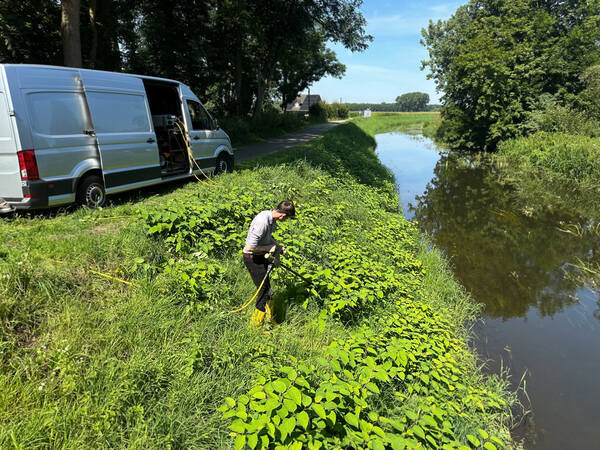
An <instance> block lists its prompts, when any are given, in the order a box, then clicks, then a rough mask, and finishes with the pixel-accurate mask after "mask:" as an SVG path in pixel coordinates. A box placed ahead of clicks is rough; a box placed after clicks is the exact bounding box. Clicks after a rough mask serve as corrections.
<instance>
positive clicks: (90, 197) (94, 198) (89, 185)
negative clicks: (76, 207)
mask: <svg viewBox="0 0 600 450" xmlns="http://www.w3.org/2000/svg"><path fill="white" fill-rule="evenodd" d="M76 198H77V203H78V204H80V205H81V206H87V207H88V208H90V209H96V208H101V207H102V206H104V205H105V204H106V191H105V190H104V183H103V182H102V178H100V177H99V176H98V175H88V176H87V177H85V178H84V179H82V180H81V181H80V182H79V186H77V197H76Z"/></svg>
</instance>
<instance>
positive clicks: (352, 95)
mask: <svg viewBox="0 0 600 450" xmlns="http://www.w3.org/2000/svg"><path fill="white" fill-rule="evenodd" d="M464 3H465V0H462V1H451V0H446V1H444V0H421V1H418V0H396V1H387V0H365V1H364V3H363V5H362V7H361V11H362V13H363V16H364V17H365V18H366V19H367V33H368V34H370V35H372V36H373V42H371V44H370V45H369V48H368V49H367V50H365V51H364V52H356V53H352V52H350V51H349V50H346V49H345V48H344V47H343V46H342V45H338V44H330V45H329V47H330V48H331V49H332V50H334V51H335V52H336V54H337V57H338V59H339V60H340V61H341V62H342V63H343V64H345V65H346V74H345V75H344V77H343V78H342V79H336V78H332V77H326V78H323V79H322V80H320V81H318V82H316V83H315V84H313V85H312V86H311V87H310V93H311V94H320V95H321V98H323V99H325V101H327V102H328V103H331V102H334V101H340V100H341V101H342V102H348V103H363V102H364V103H381V102H387V103H392V102H394V101H395V99H396V97H397V96H399V95H402V94H406V93H407V92H416V91H418V92H425V93H427V94H429V98H430V103H439V97H440V94H439V93H437V92H436V89H435V84H434V82H433V80H428V79H427V69H425V70H423V71H422V70H421V61H422V60H424V59H427V58H428V54H427V50H426V48H425V47H424V46H422V45H421V44H420V43H419V41H420V39H421V29H422V28H424V27H427V24H428V23H429V19H432V20H433V21H437V20H438V19H441V20H445V19H448V18H449V17H450V16H451V15H452V14H453V13H454V11H456V8H458V7H459V6H460V5H461V4H464ZM305 93H306V92H305Z"/></svg>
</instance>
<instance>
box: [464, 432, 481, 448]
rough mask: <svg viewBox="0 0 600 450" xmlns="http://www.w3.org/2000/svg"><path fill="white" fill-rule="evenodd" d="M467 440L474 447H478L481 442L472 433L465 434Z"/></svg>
mask: <svg viewBox="0 0 600 450" xmlns="http://www.w3.org/2000/svg"><path fill="white" fill-rule="evenodd" d="M467 440H468V441H469V442H470V443H471V444H473V445H474V446H475V447H479V446H480V445H481V442H480V441H479V439H477V438H476V437H475V436H473V435H472V434H467Z"/></svg>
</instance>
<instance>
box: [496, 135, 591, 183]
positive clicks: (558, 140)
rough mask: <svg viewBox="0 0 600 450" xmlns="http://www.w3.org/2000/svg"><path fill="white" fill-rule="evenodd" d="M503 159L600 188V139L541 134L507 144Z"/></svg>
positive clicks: (502, 149)
mask: <svg viewBox="0 0 600 450" xmlns="http://www.w3.org/2000/svg"><path fill="white" fill-rule="evenodd" d="M498 154H499V156H500V157H501V158H502V159H503V160H504V161H506V162H507V163H509V164H512V165H514V166H515V167H521V168H524V169H527V168H535V169H537V170H544V171H547V172H549V173H551V174H554V175H557V176H560V177H562V178H564V179H570V180H574V181H576V182H578V183H582V185H583V186H588V187H594V188H598V187H600V163H599V161H600V138H597V137H589V136H584V135H579V134H571V133H545V132H539V133H535V134H533V135H531V136H527V137H522V138H517V139H511V140H508V141H504V142H502V143H501V144H500V145H499V148H498Z"/></svg>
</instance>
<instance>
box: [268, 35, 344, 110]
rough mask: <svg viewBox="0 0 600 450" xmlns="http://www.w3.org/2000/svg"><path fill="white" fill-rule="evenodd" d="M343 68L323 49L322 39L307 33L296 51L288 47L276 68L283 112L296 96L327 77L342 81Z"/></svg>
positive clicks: (334, 57)
mask: <svg viewBox="0 0 600 450" xmlns="http://www.w3.org/2000/svg"><path fill="white" fill-rule="evenodd" d="M345 71H346V66H344V65H343V64H342V63H340V62H339V61H338V59H337V57H336V55H335V53H334V52H333V51H331V50H329V49H328V48H326V47H325V42H324V40H323V37H322V36H321V35H320V34H319V33H316V32H312V33H310V34H309V35H308V36H306V38H305V39H304V40H303V41H302V43H301V45H300V46H299V47H290V48H288V49H287V54H285V55H284V56H283V58H282V59H281V62H280V64H279V65H278V72H279V81H278V90H279V94H280V95H281V105H282V108H283V109H285V107H286V106H287V105H288V104H289V103H291V102H292V101H293V100H294V99H295V98H296V97H297V96H298V92H301V91H303V90H304V89H306V88H307V87H308V86H310V85H311V84H312V83H314V82H315V81H318V80H320V79H321V78H323V77H324V76H326V75H329V76H332V77H336V78H341V77H342V76H343V75H344V73H345Z"/></svg>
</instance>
